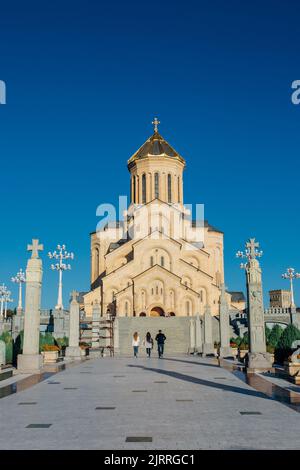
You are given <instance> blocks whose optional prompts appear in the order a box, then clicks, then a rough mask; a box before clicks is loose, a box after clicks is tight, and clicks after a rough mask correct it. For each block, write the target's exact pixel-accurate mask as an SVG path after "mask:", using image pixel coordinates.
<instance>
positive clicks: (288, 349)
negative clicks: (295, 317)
mask: <svg viewBox="0 0 300 470" xmlns="http://www.w3.org/2000/svg"><path fill="white" fill-rule="evenodd" d="M296 340H300V330H298V328H296V327H295V326H294V325H288V326H287V327H286V328H285V330H283V333H282V335H281V337H280V339H279V341H278V344H277V347H276V348H275V362H278V363H279V364H282V363H283V362H284V361H287V360H288V357H289V356H290V355H291V354H292V352H293V349H292V344H293V342H294V341H296Z"/></svg>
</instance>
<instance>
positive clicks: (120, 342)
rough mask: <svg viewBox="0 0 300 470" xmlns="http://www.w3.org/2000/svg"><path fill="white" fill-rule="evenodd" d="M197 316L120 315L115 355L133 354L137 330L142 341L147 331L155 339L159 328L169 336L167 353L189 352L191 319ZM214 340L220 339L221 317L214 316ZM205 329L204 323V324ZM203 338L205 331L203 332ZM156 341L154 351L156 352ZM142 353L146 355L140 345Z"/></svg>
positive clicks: (166, 345)
mask: <svg viewBox="0 0 300 470" xmlns="http://www.w3.org/2000/svg"><path fill="white" fill-rule="evenodd" d="M191 318H193V319H195V317H167V318H166V317H128V318H124V317H119V318H118V319H117V321H116V324H115V326H116V327H117V328H118V333H117V334H116V331H115V355H121V356H127V355H129V356H131V355H132V345H131V343H132V336H133V333H134V332H135V331H137V332H138V333H139V336H140V338H141V341H142V340H143V339H144V338H145V336H146V333H147V331H149V332H150V333H151V336H152V337H153V339H154V340H155V336H156V334H157V333H158V330H162V331H163V333H164V334H165V335H166V337H167V341H166V344H165V354H166V355H177V354H187V353H188V352H189V349H190V321H191ZM212 320H213V321H212V330H213V341H219V319H218V318H215V317H212ZM202 330H203V325H202ZM202 338H203V332H202ZM156 349H157V348H156V342H155V341H154V351H155V353H156ZM140 355H141V356H146V350H145V347H144V346H143V345H141V347H140Z"/></svg>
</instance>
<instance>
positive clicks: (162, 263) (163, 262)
mask: <svg viewBox="0 0 300 470" xmlns="http://www.w3.org/2000/svg"><path fill="white" fill-rule="evenodd" d="M160 265H161V266H162V267H164V265H165V258H164V257H163V256H162V257H161V258H160Z"/></svg>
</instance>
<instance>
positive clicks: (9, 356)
mask: <svg viewBox="0 0 300 470" xmlns="http://www.w3.org/2000/svg"><path fill="white" fill-rule="evenodd" d="M0 340H2V341H4V343H5V361H6V363H7V364H12V362H13V339H12V337H11V334H10V332H9V331H4V332H3V333H2V335H1V336H0Z"/></svg>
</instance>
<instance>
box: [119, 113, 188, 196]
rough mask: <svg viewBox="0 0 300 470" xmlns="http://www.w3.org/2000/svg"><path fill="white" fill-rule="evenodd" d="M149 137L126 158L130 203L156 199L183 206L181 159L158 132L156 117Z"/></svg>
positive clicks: (183, 165) (182, 165)
mask: <svg viewBox="0 0 300 470" xmlns="http://www.w3.org/2000/svg"><path fill="white" fill-rule="evenodd" d="M152 124H153V126H154V132H153V134H152V136H151V137H149V139H148V140H147V141H146V142H145V143H144V144H143V145H142V146H141V147H140V148H139V149H138V150H137V151H136V152H135V153H134V154H133V155H132V157H131V158H130V159H129V160H128V170H129V172H130V202H131V204H147V203H149V202H151V201H153V200H154V199H160V200H161V201H164V202H166V203H168V204H180V205H183V176H182V175H183V170H184V168H185V160H184V159H183V158H182V157H181V156H180V155H179V153H178V152H176V150H175V149H174V148H173V147H171V145H170V144H169V143H168V142H167V141H166V140H165V139H164V138H163V137H162V136H161V135H160V134H159V132H158V125H159V124H160V122H159V120H158V119H157V118H154V120H153V122H152Z"/></svg>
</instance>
